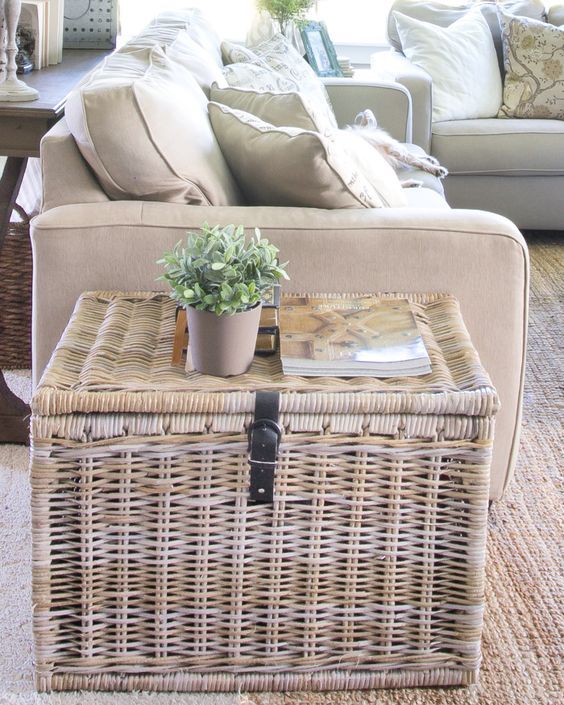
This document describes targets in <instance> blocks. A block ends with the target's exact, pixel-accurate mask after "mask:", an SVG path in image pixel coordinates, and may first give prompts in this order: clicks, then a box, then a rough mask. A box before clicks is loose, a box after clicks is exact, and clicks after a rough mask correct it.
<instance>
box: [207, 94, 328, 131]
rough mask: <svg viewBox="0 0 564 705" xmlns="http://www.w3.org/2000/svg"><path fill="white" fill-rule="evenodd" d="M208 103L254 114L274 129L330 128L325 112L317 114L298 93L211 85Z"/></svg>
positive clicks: (317, 129) (308, 101)
mask: <svg viewBox="0 0 564 705" xmlns="http://www.w3.org/2000/svg"><path fill="white" fill-rule="evenodd" d="M210 100H213V101H215V102H216V103H223V105H227V106H229V107H230V108H235V109H236V110H243V111H244V112H246V113H251V115H256V116H257V117H258V118H260V119H261V120H264V122H268V123H270V124H271V125H275V126H276V127H300V128H301V129H302V130H314V131H315V132H324V131H325V130H329V129H332V127H333V126H332V125H331V124H330V123H329V121H328V120H327V117H326V114H325V112H323V113H321V114H318V113H317V112H316V110H315V106H314V105H313V104H312V103H311V101H310V100H309V99H308V98H307V96H305V95H303V94H302V93H298V92H297V91H291V92H287V93H275V92H272V91H255V90H252V89H248V88H232V87H230V86H227V87H226V88H221V87H219V86H217V84H215V83H214V84H213V85H212V87H211V89H210Z"/></svg>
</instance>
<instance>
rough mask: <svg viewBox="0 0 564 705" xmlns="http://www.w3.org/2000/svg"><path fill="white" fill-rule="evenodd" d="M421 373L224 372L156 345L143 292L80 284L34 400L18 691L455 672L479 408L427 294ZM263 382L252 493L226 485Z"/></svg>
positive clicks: (480, 513) (291, 682) (150, 301)
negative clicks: (258, 475)
mask: <svg viewBox="0 0 564 705" xmlns="http://www.w3.org/2000/svg"><path fill="white" fill-rule="evenodd" d="M411 300H412V302H413V309H414V312H415V314H416V317H417V320H418V324H419V326H420V330H421V332H422V335H423V336H424V339H425V342H426V345H427V348H428V350H429V353H430V357H431V361H432V365H433V371H432V373H431V374H429V375H426V376H423V377H413V378H404V379H399V378H395V379H388V380H377V379H371V378H357V379H338V378H309V379H305V378H297V377H285V376H284V375H282V373H281V368H280V362H279V360H278V359H277V358H263V359H257V360H256V361H255V363H254V364H253V367H252V368H251V370H250V372H249V373H248V374H246V375H242V376H240V377H236V378H231V379H217V378H212V377H204V376H201V375H198V374H197V373H194V374H191V375H188V376H187V375H186V373H185V372H184V370H183V369H180V368H175V367H172V366H171V364H170V359H171V353H172V342H173V333H174V304H173V302H172V301H170V300H169V299H168V298H167V297H166V296H165V295H163V294H111V293H100V292H98V293H88V294H85V295H84V296H83V297H82V298H81V300H80V301H79V303H78V305H77V308H76V309H75V313H74V315H73V318H72V320H71V323H70V324H69V327H68V328H67V330H66V332H65V335H64V336H63V339H62V341H61V343H60V344H59V346H58V348H57V350H56V352H55V354H54V357H53V359H52V361H51V363H50V365H49V367H48V369H47V371H46V373H45V375H44V376H43V379H42V382H41V384H40V385H39V387H38V389H37V392H36V394H35V397H34V400H33V420H32V432H33V450H32V453H33V463H32V485H33V499H32V512H33V600H34V636H35V645H36V672H37V685H38V688H39V689H40V690H42V691H43V690H49V689H60V690H79V689H109V690H155V691H157V690H214V691H219V690H237V689H239V688H241V689H248V690H253V689H256V690H261V689H262V690H288V689H309V690H313V689H338V688H373V687H392V686H410V685H413V686H415V685H437V684H444V685H460V684H467V683H472V682H474V681H475V679H476V675H477V672H478V668H479V663H480V636H481V628H482V612H483V606H484V560H485V530H486V516H487V502H488V483H489V463H490V455H491V445H492V436H493V417H494V414H495V411H496V409H497V406H498V402H497V397H496V394H495V390H494V389H493V387H492V384H491V382H490V380H489V378H488V376H487V374H486V373H485V372H484V370H483V369H482V368H481V366H480V363H479V360H478V357H477V355H476V353H475V351H474V349H473V347H472V344H471V342H470V339H469V337H468V334H467V332H466V330H465V328H464V324H463V322H462V320H461V317H460V313H459V309H458V304H457V302H456V301H455V300H454V299H453V298H451V297H447V296H438V295H428V296H412V297H411ZM257 389H270V390H278V391H279V392H280V412H281V413H280V421H281V424H282V426H283V428H284V434H283V438H282V443H281V446H280V454H279V461H278V466H277V470H276V481H275V489H274V501H273V503H272V504H254V503H252V502H250V501H249V499H248V495H249V465H248V449H247V437H246V433H245V429H246V427H247V426H248V425H249V423H250V422H251V421H252V418H253V411H254V397H255V394H254V392H255V390H257Z"/></svg>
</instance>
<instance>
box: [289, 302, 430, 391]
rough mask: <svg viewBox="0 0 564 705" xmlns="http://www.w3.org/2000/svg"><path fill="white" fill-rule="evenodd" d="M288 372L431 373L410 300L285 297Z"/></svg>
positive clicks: (345, 374) (355, 374) (339, 374)
mask: <svg viewBox="0 0 564 705" xmlns="http://www.w3.org/2000/svg"><path fill="white" fill-rule="evenodd" d="M280 358H281V360H282V368H283V371H284V373H285V374H292V375H301V376H305V377H317V376H337V377H360V376H370V377H403V376H412V375H424V374H428V373H429V372H431V361H430V359H429V355H428V353H427V350H426V348H425V344H424V343H423V339H422V337H421V334H420V333H419V330H418V328H417V322H416V320H415V317H414V315H413V312H412V310H411V307H410V305H409V301H408V300H407V299H399V298H398V299H383V298H380V297H378V296H363V297H359V298H337V297H335V298H332V297H309V296H305V297H299V296H296V297H285V298H284V299H283V303H282V306H281V307H280Z"/></svg>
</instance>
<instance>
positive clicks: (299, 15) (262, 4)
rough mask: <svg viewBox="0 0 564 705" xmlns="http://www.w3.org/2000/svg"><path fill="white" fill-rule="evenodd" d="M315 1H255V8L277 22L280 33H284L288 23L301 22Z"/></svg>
mask: <svg viewBox="0 0 564 705" xmlns="http://www.w3.org/2000/svg"><path fill="white" fill-rule="evenodd" d="M314 1H315V0H257V8H258V9H259V10H264V11H265V12H268V14H269V15H270V16H271V17H272V19H274V20H276V22H278V26H279V27H280V32H281V33H282V34H284V33H285V31H286V29H287V27H288V23H290V22H298V21H299V20H303V19H304V17H305V14H306V12H307V11H308V10H309V9H310V7H311V6H312V5H313V4H314Z"/></svg>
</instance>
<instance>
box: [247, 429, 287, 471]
mask: <svg viewBox="0 0 564 705" xmlns="http://www.w3.org/2000/svg"><path fill="white" fill-rule="evenodd" d="M259 428H263V429H264V430H266V429H267V428H270V429H272V430H273V431H274V432H275V433H276V452H278V447H279V445H280V439H281V438H282V432H283V430H284V429H283V428H282V426H280V424H279V423H277V422H276V421H274V420H273V419H256V420H255V421H253V423H252V424H251V425H250V426H249V430H248V432H247V436H248V438H249V452H250V451H251V448H252V444H253V433H254V432H255V431H256V430H257V429H259ZM249 461H250V462H256V461H255V460H253V458H251V457H250V456H249Z"/></svg>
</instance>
